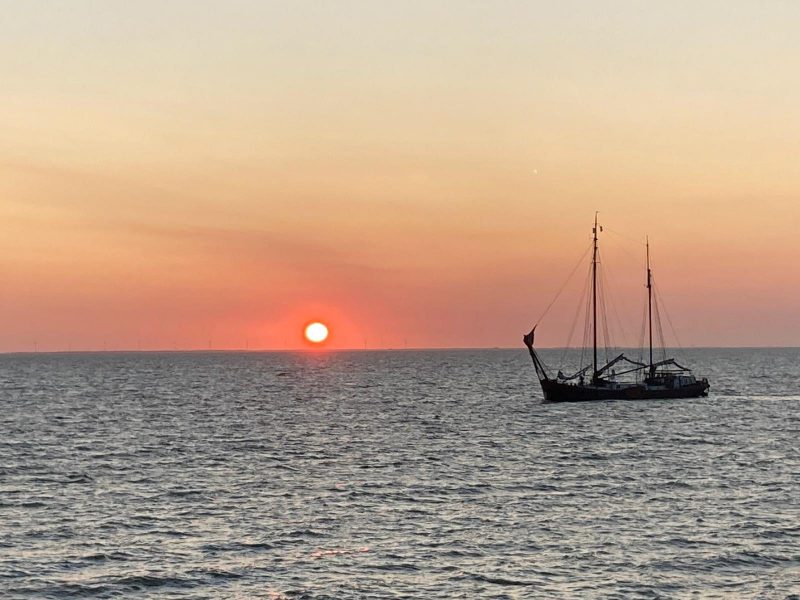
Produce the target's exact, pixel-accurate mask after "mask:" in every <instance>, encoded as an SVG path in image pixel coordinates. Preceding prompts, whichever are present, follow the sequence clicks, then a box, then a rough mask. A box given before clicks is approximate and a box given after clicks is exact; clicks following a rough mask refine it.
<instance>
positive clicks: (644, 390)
mask: <svg viewBox="0 0 800 600" xmlns="http://www.w3.org/2000/svg"><path fill="white" fill-rule="evenodd" d="M540 383H541V385H542V392H543V393H544V401H545V402H589V401H593V400H659V399H667V398H699V397H701V396H707V395H708V388H709V385H708V382H707V381H705V380H702V381H695V382H692V383H688V384H684V385H680V386H677V387H671V388H670V387H667V386H651V385H647V384H644V383H642V384H621V385H619V386H616V385H614V384H611V385H592V384H586V385H577V384H570V383H563V382H560V381H556V380H554V379H544V380H541V381H540Z"/></svg>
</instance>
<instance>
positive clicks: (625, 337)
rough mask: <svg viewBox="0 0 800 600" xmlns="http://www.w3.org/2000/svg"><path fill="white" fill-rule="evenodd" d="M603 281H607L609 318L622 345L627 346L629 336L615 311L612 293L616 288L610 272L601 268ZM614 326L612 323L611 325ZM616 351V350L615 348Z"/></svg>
mask: <svg viewBox="0 0 800 600" xmlns="http://www.w3.org/2000/svg"><path fill="white" fill-rule="evenodd" d="M603 280H604V281H608V283H609V289H608V304H609V306H610V307H611V316H612V317H614V318H615V319H616V326H617V327H618V328H619V331H620V332H621V333H622V344H623V345H624V344H627V343H628V341H629V340H630V335H628V330H627V328H626V327H625V324H624V323H623V322H622V318H621V317H620V316H619V310H617V303H616V301H615V299H614V292H613V291H612V290H613V289H614V288H615V287H616V286H615V285H614V282H613V281H612V277H611V272H610V271H609V270H608V269H606V268H605V267H603ZM612 325H614V323H612ZM615 349H616V348H615Z"/></svg>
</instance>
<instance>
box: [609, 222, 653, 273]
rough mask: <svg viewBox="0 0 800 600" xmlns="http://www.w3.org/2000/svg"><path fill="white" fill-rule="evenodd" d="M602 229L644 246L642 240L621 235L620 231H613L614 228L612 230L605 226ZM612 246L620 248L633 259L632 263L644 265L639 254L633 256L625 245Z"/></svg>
mask: <svg viewBox="0 0 800 600" xmlns="http://www.w3.org/2000/svg"><path fill="white" fill-rule="evenodd" d="M603 231H609V232H611V233H613V234H614V235H618V236H619V237H622V238H625V239H626V240H629V241H631V242H634V243H635V244H638V245H639V246H646V244H643V243H642V242H640V241H638V240H635V239H633V238H631V237H628V236H626V235H622V234H621V233H618V232H616V231H614V230H612V229H609V228H608V227H605V228H604V229H603ZM614 247H615V248H618V249H620V250H622V252H624V253H625V254H626V255H627V256H628V258H630V259H631V260H632V261H633V263H634V264H636V265H638V266H639V267H644V266H645V263H644V262H643V261H642V258H641V256H634V255H633V254H632V253H631V252H630V251H629V250H628V249H627V248H626V247H625V246H623V245H622V244H618V245H616V246H614Z"/></svg>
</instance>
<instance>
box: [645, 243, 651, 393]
mask: <svg viewBox="0 0 800 600" xmlns="http://www.w3.org/2000/svg"><path fill="white" fill-rule="evenodd" d="M645 239H646V242H647V327H648V330H649V342H650V343H649V346H650V377H652V376H653V276H652V274H651V272H650V238H645Z"/></svg>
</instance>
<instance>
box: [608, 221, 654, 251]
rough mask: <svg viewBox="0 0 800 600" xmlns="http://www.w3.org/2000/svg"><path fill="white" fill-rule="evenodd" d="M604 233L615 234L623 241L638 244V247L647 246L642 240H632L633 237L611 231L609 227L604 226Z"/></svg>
mask: <svg viewBox="0 0 800 600" xmlns="http://www.w3.org/2000/svg"><path fill="white" fill-rule="evenodd" d="M603 231H604V232H606V231H607V232H609V233H613V234H614V235H618V236H619V237H621V238H622V239H625V240H628V241H629V242H633V243H634V244H638V245H640V246H642V247H644V246H645V244H644V243H643V242H642V241H640V240H637V239H636V238H632V237H631V236H629V235H625V234H624V233H620V232H619V231H614V230H613V229H611V228H610V227H607V226H605V225H604V226H603Z"/></svg>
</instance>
